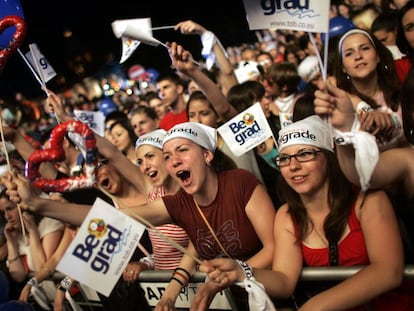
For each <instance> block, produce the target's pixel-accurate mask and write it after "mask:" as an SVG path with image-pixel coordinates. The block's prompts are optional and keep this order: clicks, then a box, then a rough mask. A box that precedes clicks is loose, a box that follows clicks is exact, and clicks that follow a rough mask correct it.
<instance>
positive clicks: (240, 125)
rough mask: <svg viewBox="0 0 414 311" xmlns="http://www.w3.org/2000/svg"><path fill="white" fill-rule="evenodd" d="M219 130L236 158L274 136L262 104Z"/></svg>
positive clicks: (233, 119)
mask: <svg viewBox="0 0 414 311" xmlns="http://www.w3.org/2000/svg"><path fill="white" fill-rule="evenodd" d="M217 130H218V132H219V134H220V135H221V137H222V138H223V139H224V141H225V142H226V143H227V144H228V145H229V147H230V149H231V152H233V154H234V155H235V156H241V155H242V154H244V153H246V152H247V151H249V150H251V149H253V148H254V147H256V146H257V145H259V144H261V143H262V142H264V141H265V140H266V139H267V138H269V137H271V136H272V130H271V129H270V126H269V123H268V122H267V119H266V116H265V115H264V113H263V110H262V107H261V106H260V103H256V104H254V105H253V106H251V107H250V108H248V109H246V110H244V111H242V112H241V113H239V114H238V115H237V116H235V117H234V118H232V119H231V120H230V121H228V122H226V123H225V124H223V125H222V126H220V127H219V128H218V129H217Z"/></svg>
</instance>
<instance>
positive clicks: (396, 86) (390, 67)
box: [333, 31, 401, 111]
mask: <svg viewBox="0 0 414 311" xmlns="http://www.w3.org/2000/svg"><path fill="white" fill-rule="evenodd" d="M364 32H365V33H366V34H367V35H368V36H369V38H371V39H372V42H374V44H373V45H374V49H375V50H376V52H377V54H378V57H379V59H380V62H379V63H378V64H377V77H378V85H379V87H380V89H381V90H382V92H383V94H384V99H385V102H386V104H387V106H388V107H390V108H391V110H392V111H397V110H398V107H399V105H400V91H401V84H400V80H399V79H398V75H397V72H396V69H395V66H394V59H393V56H392V54H391V52H390V50H389V49H388V48H387V47H386V46H385V45H384V44H382V42H381V41H379V40H378V39H377V38H376V37H375V36H373V35H371V34H369V33H367V32H366V31H364ZM344 35H346V33H345V34H344ZM335 53H336V54H335V60H336V61H334V62H333V65H334V68H333V73H334V75H335V78H336V81H337V85H338V87H339V88H341V89H343V90H344V91H346V92H348V93H350V94H354V95H357V96H358V97H359V98H361V99H362V100H363V101H365V102H367V103H368V104H369V105H370V106H371V107H373V108H374V109H375V108H378V104H377V103H376V102H375V100H374V99H372V98H371V97H368V96H366V95H364V94H362V93H361V92H359V91H358V90H357V89H356V88H355V86H354V85H353V84H352V81H351V79H349V77H347V74H346V73H344V72H343V61H342V55H341V52H340V51H339V50H338V49H336V52H335Z"/></svg>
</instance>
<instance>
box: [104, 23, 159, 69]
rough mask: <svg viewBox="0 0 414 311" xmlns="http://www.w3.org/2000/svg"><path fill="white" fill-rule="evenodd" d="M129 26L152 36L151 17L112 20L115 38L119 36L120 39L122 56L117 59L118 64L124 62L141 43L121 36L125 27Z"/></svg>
mask: <svg viewBox="0 0 414 311" xmlns="http://www.w3.org/2000/svg"><path fill="white" fill-rule="evenodd" d="M129 26H130V27H133V28H136V29H139V30H141V31H142V32H144V33H146V34H148V35H149V36H150V37H152V25H151V18H133V19H122V20H115V21H113V22H112V31H113V33H114V34H115V36H116V37H117V38H121V40H122V56H121V60H120V61H119V63H120V64H122V63H124V62H125V61H126V60H127V59H128V58H129V57H131V55H132V54H133V53H134V51H135V50H136V49H137V47H138V46H139V45H140V43H141V42H140V41H138V40H134V39H132V38H129V37H125V36H123V34H124V32H125V30H126V28H127V27H129Z"/></svg>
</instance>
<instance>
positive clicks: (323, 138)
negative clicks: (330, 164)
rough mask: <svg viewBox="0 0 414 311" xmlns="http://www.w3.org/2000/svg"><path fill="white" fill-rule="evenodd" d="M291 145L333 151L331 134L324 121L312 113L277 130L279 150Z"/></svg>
mask: <svg viewBox="0 0 414 311" xmlns="http://www.w3.org/2000/svg"><path fill="white" fill-rule="evenodd" d="M291 145H310V146H315V147H318V148H322V149H326V150H329V151H332V152H333V135H332V134H331V132H330V129H329V127H328V126H327V125H326V124H325V121H323V120H322V119H321V118H320V117H319V116H317V115H313V116H310V117H307V118H305V119H303V120H300V121H296V122H294V123H292V124H289V125H287V126H285V127H284V128H282V129H281V130H280V131H279V139H278V148H279V152H281V151H282V150H283V149H284V148H285V147H288V146H291Z"/></svg>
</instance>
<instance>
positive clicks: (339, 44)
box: [338, 28, 375, 54]
mask: <svg viewBox="0 0 414 311" xmlns="http://www.w3.org/2000/svg"><path fill="white" fill-rule="evenodd" d="M356 33H359V34H361V35H364V36H366V37H367V38H368V39H369V41H371V43H372V45H373V46H374V47H375V43H374V39H372V37H371V35H370V34H369V33H368V32H367V31H365V30H362V29H358V28H354V29H351V30H348V31H347V32H346V33H344V35H343V36H342V37H341V39H340V40H339V43H338V51H339V54H341V53H342V44H343V43H344V40H345V39H346V38H347V37H349V36H350V35H353V34H356Z"/></svg>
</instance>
